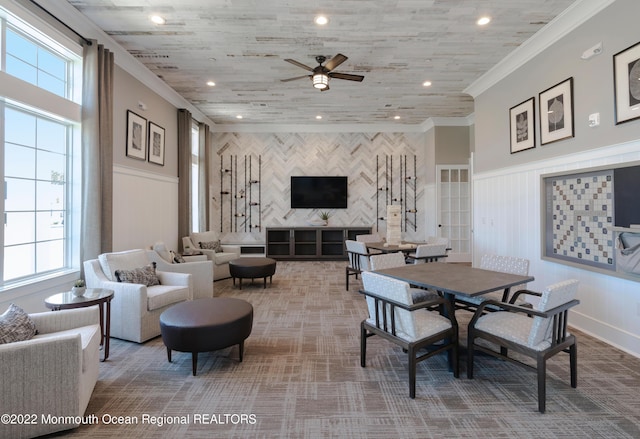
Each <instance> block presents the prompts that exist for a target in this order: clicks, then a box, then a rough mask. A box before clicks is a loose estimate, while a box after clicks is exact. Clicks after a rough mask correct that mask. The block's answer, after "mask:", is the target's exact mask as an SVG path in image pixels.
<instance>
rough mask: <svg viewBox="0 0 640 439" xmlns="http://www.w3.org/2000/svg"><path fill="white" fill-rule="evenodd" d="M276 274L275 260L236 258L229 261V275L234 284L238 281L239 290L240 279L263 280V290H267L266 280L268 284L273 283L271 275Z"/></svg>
mask: <svg viewBox="0 0 640 439" xmlns="http://www.w3.org/2000/svg"><path fill="white" fill-rule="evenodd" d="M275 272H276V260H275V259H271V258H237V259H234V260H232V261H229V274H230V275H231V278H232V279H233V285H235V284H236V278H238V279H239V285H240V289H242V279H251V280H252V281H253V279H258V278H261V277H262V278H264V284H263V288H267V278H269V283H271V282H273V275H274V274H275Z"/></svg>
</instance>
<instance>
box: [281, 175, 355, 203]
mask: <svg viewBox="0 0 640 439" xmlns="http://www.w3.org/2000/svg"><path fill="white" fill-rule="evenodd" d="M291 208H292V209H346V208H347V177H308V176H304V177H303V176H300V177H291Z"/></svg>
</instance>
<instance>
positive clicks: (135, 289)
mask: <svg viewBox="0 0 640 439" xmlns="http://www.w3.org/2000/svg"><path fill="white" fill-rule="evenodd" d="M150 263H151V261H150V260H149V257H148V256H147V251H146V250H143V249H136V250H127V251H123V252H115V253H103V254H101V255H100V256H99V257H98V259H91V260H88V261H85V262H84V275H85V279H86V282H87V287H88V288H106V289H109V290H113V291H114V297H113V301H112V302H111V336H112V337H115V338H120V339H123V340H129V341H133V342H136V343H142V342H145V341H147V340H149V339H151V338H153V337H157V336H158V335H160V314H162V312H163V311H164V310H166V309H167V308H169V307H170V306H171V305H174V304H176V303H180V302H184V301H185V300H191V299H192V298H193V276H192V275H191V274H188V273H171V272H166V271H156V274H157V277H158V279H159V280H160V285H154V286H147V285H143V284H136V283H126V282H118V281H117V279H116V275H115V272H116V270H133V269H137V268H141V267H144V266H146V265H148V264H150Z"/></svg>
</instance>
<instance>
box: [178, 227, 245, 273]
mask: <svg viewBox="0 0 640 439" xmlns="http://www.w3.org/2000/svg"><path fill="white" fill-rule="evenodd" d="M217 241H219V240H218V237H217V235H216V232H201V233H195V232H194V233H192V234H191V235H189V236H185V237H183V238H182V247H183V249H184V252H185V253H188V251H189V250H191V251H199V252H202V253H203V254H205V255H207V259H208V260H210V261H213V280H214V281H216V280H219V279H226V278H229V277H231V274H230V273H229V261H232V260H234V259H237V258H239V257H240V246H238V245H228V244H220V248H219V250H214V249H209V248H202V247H201V246H200V243H214V242H217Z"/></svg>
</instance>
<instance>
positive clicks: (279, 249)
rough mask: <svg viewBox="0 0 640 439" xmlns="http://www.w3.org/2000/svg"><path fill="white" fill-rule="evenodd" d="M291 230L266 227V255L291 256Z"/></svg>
mask: <svg viewBox="0 0 640 439" xmlns="http://www.w3.org/2000/svg"><path fill="white" fill-rule="evenodd" d="M291 254H292V252H291V230H290V229H267V256H268V257H275V258H277V257H286V256H291Z"/></svg>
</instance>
